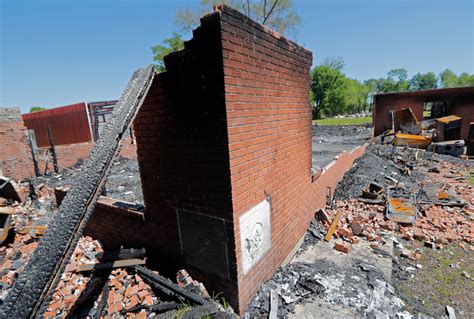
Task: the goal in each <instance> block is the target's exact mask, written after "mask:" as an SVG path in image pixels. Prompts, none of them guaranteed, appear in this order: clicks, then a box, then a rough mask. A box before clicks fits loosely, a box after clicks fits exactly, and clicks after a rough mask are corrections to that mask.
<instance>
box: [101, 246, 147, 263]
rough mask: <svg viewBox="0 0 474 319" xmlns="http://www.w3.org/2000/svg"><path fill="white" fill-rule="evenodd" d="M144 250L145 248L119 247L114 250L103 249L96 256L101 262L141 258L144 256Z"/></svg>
mask: <svg viewBox="0 0 474 319" xmlns="http://www.w3.org/2000/svg"><path fill="white" fill-rule="evenodd" d="M145 254H146V250H145V248H141V249H136V248H127V249H119V250H114V251H105V252H103V253H99V254H97V256H96V258H97V259H98V260H100V261H101V262H106V261H115V260H124V259H136V258H138V259H142V258H144V257H145Z"/></svg>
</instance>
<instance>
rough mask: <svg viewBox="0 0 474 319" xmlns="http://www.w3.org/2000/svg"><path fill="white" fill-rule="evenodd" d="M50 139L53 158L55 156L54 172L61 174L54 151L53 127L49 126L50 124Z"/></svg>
mask: <svg viewBox="0 0 474 319" xmlns="http://www.w3.org/2000/svg"><path fill="white" fill-rule="evenodd" d="M48 139H49V145H50V151H51V156H53V167H54V172H55V173H59V168H58V158H57V157H56V150H55V149H54V140H53V133H52V131H51V125H49V124H48Z"/></svg>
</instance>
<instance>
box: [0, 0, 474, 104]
mask: <svg viewBox="0 0 474 319" xmlns="http://www.w3.org/2000/svg"><path fill="white" fill-rule="evenodd" d="M294 2H295V7H296V10H297V12H298V13H299V15H300V16H301V20H302V23H301V26H300V28H299V31H298V32H297V33H296V34H295V35H294V38H295V39H296V41H297V42H298V43H300V44H302V45H304V46H305V47H307V48H309V49H310V50H312V51H313V54H314V63H316V64H317V63H319V62H321V61H322V60H323V59H324V58H326V57H342V58H343V59H344V61H345V63H346V66H345V71H346V73H347V74H348V76H350V77H353V78H357V79H360V80H365V79H368V78H373V77H376V78H378V77H382V76H385V75H386V73H387V72H388V71H389V70H390V69H393V68H402V67H403V68H406V69H407V70H408V72H409V75H410V76H411V75H413V74H415V73H417V72H428V71H434V72H436V73H439V72H441V71H442V70H444V69H446V68H450V69H452V70H453V71H455V72H456V73H460V72H469V73H474V26H473V21H474V0H313V1H310V0H294ZM198 3H199V0H194V1H191V0H189V1H171V0H169V1H167V0H122V1H111V0H82V1H79V0H0V106H3V107H6V106H19V107H21V108H22V111H23V112H26V111H28V110H29V108H30V107H31V106H44V107H54V106H60V105H65V104H70V103H75V102H78V101H96V100H107V99H115V98H119V97H120V95H121V93H122V90H123V89H124V87H125V85H126V83H127V81H128V79H129V77H130V76H131V74H132V72H133V71H134V70H135V69H137V68H139V67H141V66H144V65H147V64H149V63H151V62H152V54H151V50H150V47H151V46H152V45H154V44H157V43H159V42H160V41H161V40H162V39H163V38H165V37H167V36H169V35H170V34H171V32H173V31H174V30H175V29H174V26H173V21H174V16H175V13H176V10H177V9H178V8H182V7H185V6H190V7H193V6H197V5H198Z"/></svg>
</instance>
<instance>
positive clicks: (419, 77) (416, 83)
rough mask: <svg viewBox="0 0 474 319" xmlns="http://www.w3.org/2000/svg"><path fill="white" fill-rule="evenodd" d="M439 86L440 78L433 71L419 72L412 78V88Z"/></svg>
mask: <svg viewBox="0 0 474 319" xmlns="http://www.w3.org/2000/svg"><path fill="white" fill-rule="evenodd" d="M437 87H438V78H437V77H436V74H434V73H433V72H428V73H424V74H422V73H417V74H415V75H414V76H413V77H412V78H411V80H410V89H411V90H414V91H416V90H428V89H436V88H437Z"/></svg>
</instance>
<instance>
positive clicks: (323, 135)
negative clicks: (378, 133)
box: [312, 125, 372, 168]
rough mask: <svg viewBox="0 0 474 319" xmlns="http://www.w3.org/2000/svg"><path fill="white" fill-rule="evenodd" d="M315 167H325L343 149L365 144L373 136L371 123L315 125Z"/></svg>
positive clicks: (313, 134) (313, 164)
mask: <svg viewBox="0 0 474 319" xmlns="http://www.w3.org/2000/svg"><path fill="white" fill-rule="evenodd" d="M312 136H313V137H312V148H313V152H312V154H313V156H312V157H313V160H312V166H313V168H323V167H324V166H326V165H328V164H329V163H331V161H332V160H333V159H334V157H336V156H337V155H339V154H340V153H341V152H343V151H350V150H352V149H353V148H354V147H356V146H359V145H363V144H364V143H366V142H367V141H368V140H369V139H370V138H371V136H372V128H371V127H370V126H369V125H347V126H313V128H312Z"/></svg>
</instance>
